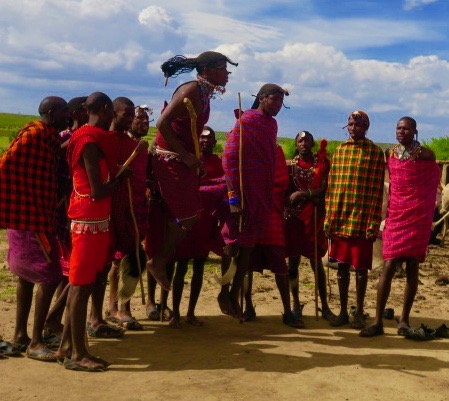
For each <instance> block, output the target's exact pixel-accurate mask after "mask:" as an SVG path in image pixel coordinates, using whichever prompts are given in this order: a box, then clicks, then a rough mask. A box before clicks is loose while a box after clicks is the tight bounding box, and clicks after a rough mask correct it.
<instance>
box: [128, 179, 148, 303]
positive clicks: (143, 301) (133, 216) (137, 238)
mask: <svg viewBox="0 0 449 401" xmlns="http://www.w3.org/2000/svg"><path fill="white" fill-rule="evenodd" d="M128 194H129V207H130V210H131V217H132V219H133V225H134V230H135V232H136V239H135V240H136V241H135V242H136V258H137V267H138V269H139V281H140V292H141V296H142V305H145V304H146V302H145V290H144V288H143V280H142V265H141V263H140V234H139V226H138V225H137V219H136V215H135V214H134V208H133V192H132V188H131V180H130V179H129V178H128Z"/></svg>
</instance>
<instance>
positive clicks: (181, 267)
mask: <svg viewBox="0 0 449 401" xmlns="http://www.w3.org/2000/svg"><path fill="white" fill-rule="evenodd" d="M188 264H189V259H182V260H178V262H177V263H176V270H175V275H174V277H173V291H172V297H173V317H172V318H171V320H170V323H169V325H170V327H173V328H176V329H179V328H181V313H180V310H179V307H180V305H181V300H182V293H183V291H184V278H185V275H186V273H187V267H188Z"/></svg>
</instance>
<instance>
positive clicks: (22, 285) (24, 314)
mask: <svg viewBox="0 0 449 401" xmlns="http://www.w3.org/2000/svg"><path fill="white" fill-rule="evenodd" d="M33 289H34V284H33V283H31V282H29V281H26V280H24V279H23V278H20V277H19V278H18V281H17V288H16V302H17V307H16V326H15V329H14V338H13V342H14V344H17V345H24V346H28V344H29V343H30V341H31V338H30V337H29V336H28V318H29V316H30V311H31V304H32V302H33Z"/></svg>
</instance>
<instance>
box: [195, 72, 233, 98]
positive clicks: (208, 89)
mask: <svg viewBox="0 0 449 401" xmlns="http://www.w3.org/2000/svg"><path fill="white" fill-rule="evenodd" d="M196 79H197V81H198V84H199V85H200V88H201V92H204V94H206V95H207V97H208V98H209V99H215V96H216V95H217V94H219V95H222V94H223V93H225V92H226V89H225V88H224V87H223V86H219V85H214V84H212V83H210V82H209V81H208V80H207V79H206V78H203V77H202V76H201V75H199V74H198V75H197V76H196Z"/></svg>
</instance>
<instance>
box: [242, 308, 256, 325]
mask: <svg viewBox="0 0 449 401" xmlns="http://www.w3.org/2000/svg"><path fill="white" fill-rule="evenodd" d="M243 317H244V318H245V322H253V321H254V320H256V309H255V307H254V306H247V307H246V308H245V311H244V312H243Z"/></svg>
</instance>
